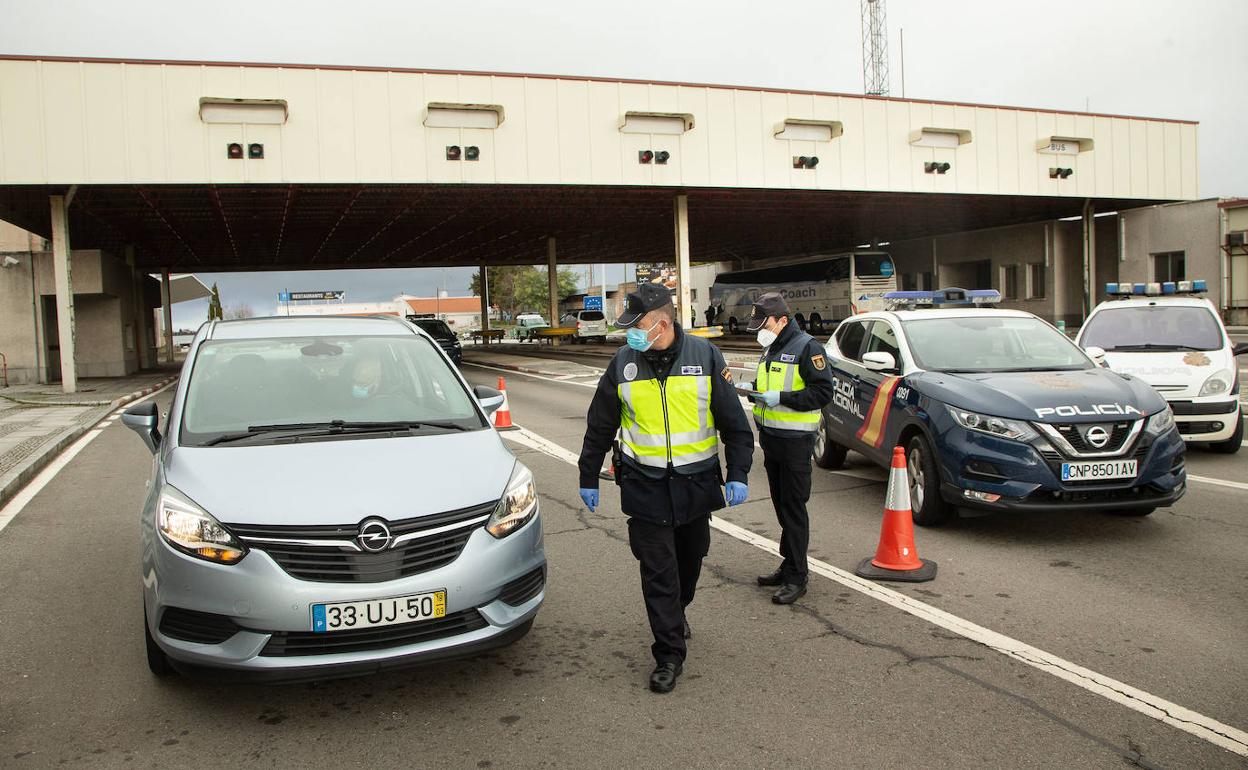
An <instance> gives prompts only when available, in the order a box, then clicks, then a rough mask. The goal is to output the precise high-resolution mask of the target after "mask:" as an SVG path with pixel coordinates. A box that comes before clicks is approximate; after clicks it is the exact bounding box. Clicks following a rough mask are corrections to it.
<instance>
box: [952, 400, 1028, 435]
mask: <svg viewBox="0 0 1248 770" xmlns="http://www.w3.org/2000/svg"><path fill="white" fill-rule="evenodd" d="M949 414H951V415H953V419H954V421H955V422H957V423H958V425H961V426H962V427H963V428H966V429H967V430H974V431H979V432H980V433H987V434H988V435H990V436H997V437H999V438H1008V439H1012V440H1014V441H1031V440H1032V439H1033V438H1035V437H1036V436H1037V435H1039V434H1038V433H1036V431H1035V429H1034V428H1032V427H1031V426H1030V425H1028V424H1027V423H1025V422H1023V421H1022V420H1010V419H1007V418H1005V417H993V416H992V415H990V414H980V413H979V412H970V411H967V410H966V409H958V408H956V407H952V406H951V407H949Z"/></svg>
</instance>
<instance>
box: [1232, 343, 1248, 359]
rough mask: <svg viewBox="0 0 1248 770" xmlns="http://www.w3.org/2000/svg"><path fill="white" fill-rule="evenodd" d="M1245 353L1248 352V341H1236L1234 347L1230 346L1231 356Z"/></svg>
mask: <svg viewBox="0 0 1248 770" xmlns="http://www.w3.org/2000/svg"><path fill="white" fill-rule="evenodd" d="M1245 353H1248V342H1237V343H1235V347H1233V348H1231V355H1233V356H1242V355H1243V354H1245Z"/></svg>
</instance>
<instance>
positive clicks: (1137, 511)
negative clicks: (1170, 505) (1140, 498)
mask: <svg viewBox="0 0 1248 770" xmlns="http://www.w3.org/2000/svg"><path fill="white" fill-rule="evenodd" d="M1155 510H1157V509H1156V508H1119V509H1118V510H1116V511H1110V513H1113V514H1116V515H1118V516H1147V515H1149V514H1150V513H1152V512H1153V511H1155Z"/></svg>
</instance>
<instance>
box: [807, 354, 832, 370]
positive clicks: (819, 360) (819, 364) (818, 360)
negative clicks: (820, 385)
mask: <svg viewBox="0 0 1248 770" xmlns="http://www.w3.org/2000/svg"><path fill="white" fill-rule="evenodd" d="M810 362H811V363H812V364H814V365H815V368H816V369H818V370H819V371H821V372H822V371H823V368H824V367H825V366H827V365H828V362H827V361H824V360H823V356H811V357H810Z"/></svg>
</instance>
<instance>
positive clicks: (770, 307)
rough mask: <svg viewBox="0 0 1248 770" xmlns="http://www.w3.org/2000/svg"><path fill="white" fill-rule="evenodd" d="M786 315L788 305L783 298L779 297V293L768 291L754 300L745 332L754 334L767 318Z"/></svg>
mask: <svg viewBox="0 0 1248 770" xmlns="http://www.w3.org/2000/svg"><path fill="white" fill-rule="evenodd" d="M788 314H789V303H787V302H785V301H784V297H781V296H780V292H778V291H769V292H767V293H766V294H763V295H762V296H760V297H759V298H758V299H757V300H755V302H754V307H753V308H752V309H751V310H750V322H749V324H747V325H746V327H745V330H746V331H750V332H756V331H758V330H759V329H761V328H763V324H765V323H767V319H768V318H777V317H779V316H782V315H788Z"/></svg>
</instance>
